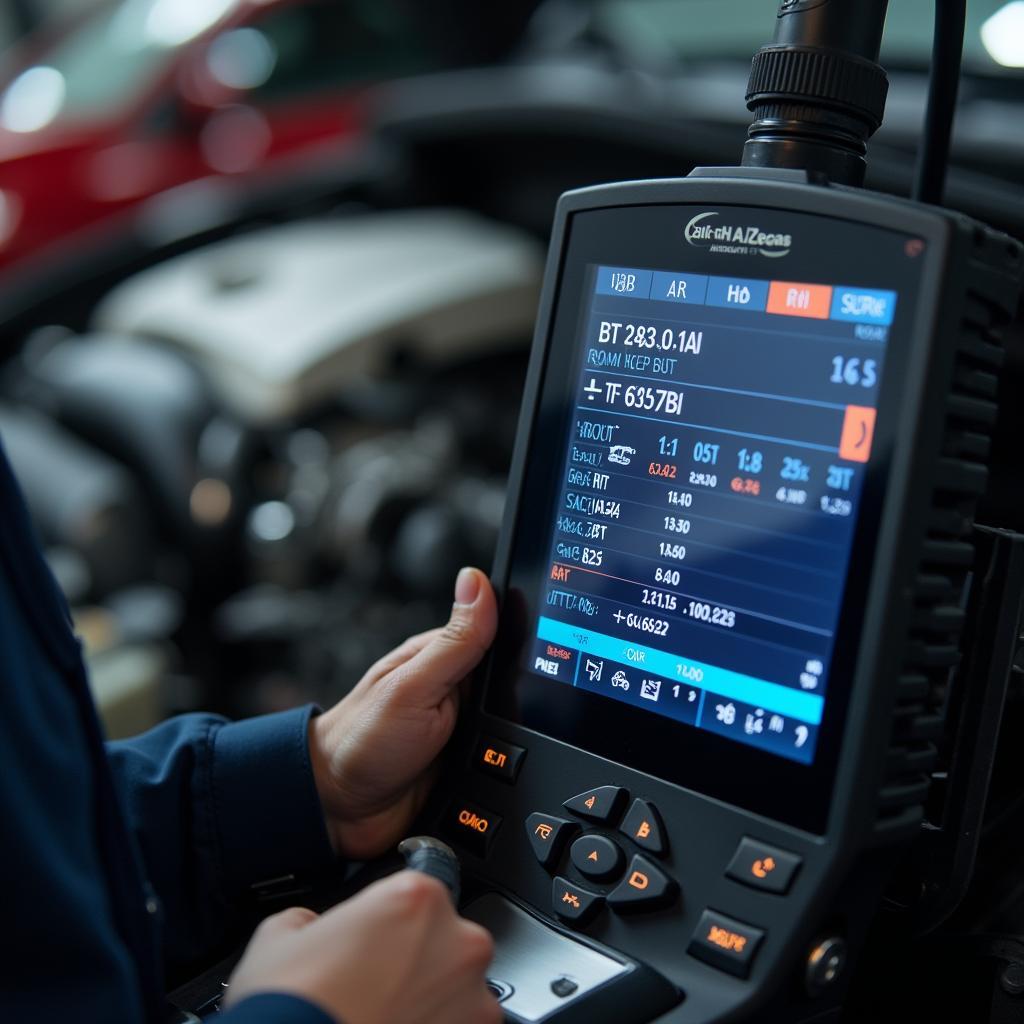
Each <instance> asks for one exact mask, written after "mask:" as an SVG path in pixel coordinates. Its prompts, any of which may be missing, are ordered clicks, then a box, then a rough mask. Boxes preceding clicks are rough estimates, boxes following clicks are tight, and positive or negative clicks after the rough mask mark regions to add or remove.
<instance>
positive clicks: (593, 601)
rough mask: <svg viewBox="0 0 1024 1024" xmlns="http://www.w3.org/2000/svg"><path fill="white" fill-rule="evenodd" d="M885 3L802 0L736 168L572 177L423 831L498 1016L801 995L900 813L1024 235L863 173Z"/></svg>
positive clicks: (879, 87)
mask: <svg viewBox="0 0 1024 1024" xmlns="http://www.w3.org/2000/svg"><path fill="white" fill-rule="evenodd" d="M884 9H885V4H884V3H877V2H876V3H863V2H862V0H850V2H841V0H832V2H825V0H785V2H784V3H783V4H782V6H781V8H780V10H779V12H778V28H777V32H776V41H775V43H773V44H772V45H769V46H767V47H765V48H763V49H762V50H761V51H760V53H759V54H758V55H757V57H756V58H755V60H754V64H753V69H752V74H751V80H750V86H749V94H748V102H749V104H750V106H751V108H752V109H753V110H754V112H755V114H756V116H757V120H756V121H755V123H754V125H753V126H752V128H751V131H750V137H749V141H748V142H747V146H746V150H745V154H744V156H745V159H744V165H745V166H743V167H742V168H738V169H700V170H697V171H694V172H693V174H691V175H690V176H689V177H688V178H686V179H682V180H669V181H639V182H626V183H622V184H614V185H607V186H600V187H595V188H587V189H582V190H580V191H576V192H571V193H568V194H567V195H564V196H563V197H562V199H561V201H560V202H559V204H558V209H557V211H556V215H555V224H554V232H553V237H552V241H551V248H550V255H549V260H548V266H547V276H546V281H545V287H544V292H543V296H542V300H541V307H540V314H539V318H538V323H537V330H536V335H535V338H534V347H533V353H532V361H531V365H530V371H529V377H528V383H527V389H526V396H525V400H524V404H523V412H522V419H521V426H520V433H519V438H518V445H517V450H516V456H515V461H514V465H513V471H512V477H511V483H510V490H509V498H508V505H507V511H506V518H505V526H504V531H503V536H502V541H501V544H500V550H499V553H498V556H497V562H496V566H495V571H494V578H495V583H496V585H497V587H498V588H499V593H500V594H501V596H502V601H503V607H502V615H501V623H500V627H499V637H498V641H497V643H496V645H495V648H494V650H493V652H492V655H491V657H490V659H489V662H488V665H487V668H486V671H485V672H484V674H483V679H482V680H481V687H480V690H481V691H482V696H481V702H480V706H479V707H478V708H477V709H476V710H475V711H474V713H473V714H472V715H471V716H470V720H469V721H467V722H466V723H465V730H464V732H463V733H462V734H461V737H460V740H459V742H457V743H456V744H455V746H454V748H453V751H452V758H451V762H450V772H449V774H448V776H447V777H446V780H445V782H444V783H443V784H442V787H441V788H442V790H443V792H444V793H445V794H446V802H445V803H444V805H443V806H441V807H439V808H437V816H436V817H435V818H434V820H433V822H432V825H433V827H434V828H435V829H436V830H438V831H439V832H440V833H441V834H442V835H443V836H445V837H446V838H447V839H448V840H449V841H451V842H452V843H453V844H454V845H455V846H456V847H457V848H458V849H459V850H460V852H461V853H462V855H463V868H464V872H465V877H464V880H463V892H464V898H463V904H462V906H463V913H464V914H466V916H468V917H470V918H473V919H475V920H478V921H480V922H481V923H483V924H485V925H486V926H487V927H489V928H490V929H491V930H492V931H493V932H494V934H495V937H496V939H497V950H498V952H497V955H496V959H495V962H494V964H493V965H492V969H491V975H492V978H493V983H494V986H495V991H496V993H498V994H499V995H500V997H501V999H502V1004H503V1006H504V1008H505V1011H506V1014H507V1017H508V1019H509V1020H512V1021H541V1020H544V1021H547V1020H558V1021H567V1022H568V1021H577V1020H579V1021H615V1022H619V1024H623V1022H634V1021H635V1022H641V1021H650V1020H658V1021H664V1022H669V1021H673V1022H675V1021H678V1022H680V1024H682V1022H684V1021H685V1022H706V1021H719V1020H758V1021H771V1022H776V1021H783V1020H791V1019H792V1020H803V1019H809V1018H810V1017H812V1016H816V1015H817V1014H819V1013H821V1012H822V1011H824V1010H827V1009H828V1007H829V1006H830V1005H833V1006H834V1005H836V1004H837V1003H838V1002H839V1001H840V1000H841V998H842V992H843V988H844V983H845V980H846V978H847V977H848V974H849V970H848V966H849V965H848V963H847V961H848V959H849V958H850V957H852V956H853V955H855V954H856V952H857V950H858V949H859V947H860V945H861V944H862V943H863V940H864V934H865V931H866V929H867V927H868V925H869V923H870V921H871V919H872V917H873V916H874V914H875V911H876V909H877V906H878V903H879V900H880V897H881V894H882V891H883V886H884V885H885V883H886V880H887V877H888V875H889V873H890V872H891V871H892V868H893V865H894V862H895V858H896V854H897V852H898V851H899V849H900V848H901V845H903V844H905V843H906V842H907V841H908V840H909V839H911V838H912V837H913V836H914V834H915V833H916V831H917V830H918V828H919V825H920V822H921V819H922V805H923V801H924V799H925V796H926V793H927V789H928V785H929V771H930V769H931V768H932V766H933V764H934V758H935V747H934V745H933V743H932V741H933V740H935V739H937V738H938V736H939V733H940V732H941V730H942V727H943V700H944V696H943V695H944V692H945V689H946V686H947V683H948V680H949V678H950V672H951V667H952V666H953V665H954V664H955V662H956V660H957V657H958V650H959V644H960V630H961V623H962V621H963V618H964V615H963V606H964V602H965V600H966V589H967V584H968V580H969V576H970V574H971V571H972V567H973V566H974V545H973V542H972V539H971V524H972V518H973V514H974V509H975V506H976V502H977V499H978V497H979V495H980V494H981V493H982V492H983V490H984V488H985V483H986V453H987V447H988V434H989V431H990V428H991V424H992V419H993V413H994V409H995V406H994V397H995V388H996V381H997V373H998V369H999V366H1000V358H1001V351H1000V342H999V334H998V330H999V327H1000V325H1001V324H1003V323H1004V322H1006V321H1007V320H1008V319H1009V318H1010V316H1011V314H1012V312H1013V310H1014V308H1015V303H1016V297H1017V289H1018V284H1019V278H1020V275H1021V266H1022V262H1021V247H1020V246H1019V245H1018V244H1017V243H1016V242H1014V241H1012V240H1011V239H1010V238H1008V237H1006V236H1005V235H1002V234H999V233H997V232H995V231H993V230H990V229H989V228H987V227H985V226H984V225H981V224H979V223H976V222H974V221H972V220H969V219H968V218H966V217H964V216H961V215H959V214H955V213H952V212H950V211H947V210H943V209H940V208H938V207H937V206H926V205H923V204H922V203H919V202H911V201H907V200H901V199H896V198H892V197H889V196H883V195H878V194H874V193H869V192H866V191H864V190H862V189H860V188H858V187H855V186H857V185H859V183H860V180H861V177H862V175H863V167H864V140H865V139H866V137H867V136H868V135H869V134H870V133H871V131H873V130H874V129H875V128H877V126H878V124H879V123H880V120H881V114H882V109H883V106H884V99H885V91H886V78H885V75H884V73H883V72H882V70H881V69H880V68H879V67H878V65H877V63H875V60H876V58H877V55H878V48H879V42H880V34H881V26H882V21H883V17H884ZM961 16H962V11H961ZM953 20H954V21H955V15H954V19H953ZM962 30H963V29H962V22H961V24H960V33H961V38H962ZM940 36H941V32H940ZM958 56H959V54H958V52H957V57H958ZM947 63H948V62H947ZM936 66H939V65H936ZM957 66H958V60H956V61H955V63H954V67H957ZM943 88H946V89H947V92H948V83H946V85H945V86H944V85H943V83H942V82H939V83H938V84H937V85H935V84H933V93H934V92H936V91H937V95H933V100H932V110H931V112H930V119H931V120H932V121H935V120H936V119H937V120H938V121H939V122H941V121H942V116H943V115H942V111H941V106H942V103H943V97H942V90H943ZM946 102H948V103H949V104H950V109H951V103H952V100H951V98H949V97H948V95H947V97H946ZM937 108H938V109H937ZM949 115H950V111H949V110H947V111H946V114H945V120H946V131H947V136H946V139H945V140H944V141H943V140H942V139H941V137H940V138H938V139H936V136H941V125H940V127H939V128H936V127H935V126H934V125H933V124H930V126H929V128H930V141H929V146H931V150H930V151H929V152H926V154H925V156H924V159H923V161H922V170H921V179H922V182H921V187H920V190H919V191H920V192H922V193H924V194H925V195H927V194H928V192H929V190H931V192H932V193H933V198H938V197H937V196H935V195H934V191H935V187H936V186H935V176H936V171H935V166H934V162H935V161H936V160H938V161H939V162H940V163H941V164H944V163H945V157H946V153H945V151H944V147H945V146H948V121H949ZM936 147H938V149H939V150H942V151H941V152H939V154H938V155H936V152H935V150H936ZM926 148H927V147H926ZM938 182H939V184H938V188H939V190H941V174H939V175H938Z"/></svg>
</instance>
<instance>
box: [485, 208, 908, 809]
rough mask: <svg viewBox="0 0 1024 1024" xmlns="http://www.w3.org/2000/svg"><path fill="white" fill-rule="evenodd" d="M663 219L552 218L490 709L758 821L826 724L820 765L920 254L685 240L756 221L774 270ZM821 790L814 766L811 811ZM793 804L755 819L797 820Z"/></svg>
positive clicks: (793, 217)
mask: <svg viewBox="0 0 1024 1024" xmlns="http://www.w3.org/2000/svg"><path fill="white" fill-rule="evenodd" d="M671 213H672V215H671V216H666V212H665V208H661V209H658V208H650V207H648V208H643V209H640V210H632V211H628V215H629V216H628V219H627V211H621V210H618V211H615V210H608V211H596V212H593V213H587V214H584V215H582V216H580V217H578V218H577V221H578V223H577V225H575V237H574V239H573V240H572V244H571V245H570V247H569V254H570V260H569V261H567V263H566V266H565V269H564V271H563V282H564V287H563V290H562V293H561V296H560V300H559V302H560V305H559V309H558V311H557V314H556V323H555V334H554V337H553V340H552V349H551V352H550V356H549V363H548V367H547V374H546V379H545V383H544V399H545V400H544V401H543V402H542V406H541V409H540V413H539V418H538V422H537V424H536V426H535V430H534V441H533V446H534V448H535V449H538V454H537V455H536V456H535V457H534V459H533V461H532V463H531V465H530V467H529V468H530V472H528V474H527V480H526V490H525V492H524V498H523V512H522V513H521V516H520V523H519V529H518V531H517V543H516V548H515V553H514V557H513V564H512V571H511V579H510V583H511V585H512V588H513V590H514V592H515V595H516V596H517V597H518V599H519V606H518V622H517V635H516V640H515V645H514V646H515V650H514V663H515V669H514V677H515V681H514V683H513V685H512V686H511V688H509V687H508V684H507V682H506V684H505V689H504V696H502V692H503V691H502V690H501V688H500V687H499V688H498V690H497V691H496V693H495V694H494V695H493V697H492V699H491V700H490V704H491V708H492V710H495V711H497V712H499V713H501V714H505V715H507V716H509V717H514V718H518V719H519V720H520V721H522V722H524V723H525V724H527V725H531V726H534V727H537V728H540V729H542V730H543V731H545V732H547V733H549V734H552V735H555V736H556V737H559V738H564V739H566V740H569V741H570V742H574V743H577V744H579V745H581V746H583V747H585V748H587V749H591V750H593V751H595V752H597V753H602V754H606V755H608V756H611V757H614V758H617V759H620V760H623V761H624V762H626V763H629V764H631V765H632V766H635V767H640V768H644V769H647V770H651V771H654V772H656V773H657V774H659V775H660V776H662V777H665V778H668V779H670V780H673V781H679V782H683V783H687V784H692V783H693V780H694V773H695V772H701V771H702V768H701V766H703V767H704V769H705V770H704V772H703V774H702V775H701V777H700V785H699V788H702V789H705V790H708V791H711V792H716V793H720V794H721V795H724V796H727V797H728V798H730V799H735V800H737V802H741V803H745V804H746V805H747V806H750V807H753V808H756V809H761V810H766V811H772V812H773V813H778V812H779V808H780V807H783V806H784V800H783V798H782V794H781V793H780V792H779V791H777V787H778V786H780V785H783V784H790V783H798V782H804V783H806V782H807V779H804V778H803V777H802V776H801V775H799V774H794V772H796V773H799V772H801V771H802V772H805V773H806V772H808V771H814V772H818V770H819V769H820V768H821V767H822V766H821V764H820V762H821V750H822V739H823V735H824V734H825V733H826V732H827V731H828V730H827V726H828V723H829V720H830V719H831V736H832V742H831V743H830V744H829V746H830V750H829V752H828V753H829V757H828V758H827V759H826V760H828V761H829V762H830V765H831V764H832V763H834V758H835V755H836V747H837V744H836V742H835V740H836V734H837V733H838V732H839V731H840V727H841V721H842V714H843V712H844V710H845V704H846V701H847V699H848V696H849V694H848V685H849V677H850V673H851V671H852V664H851V662H852V660H853V658H852V652H853V651H854V650H855V646H856V643H857V641H858V639H859V634H858V630H859V624H860V621H861V617H862V614H863V608H862V607H860V606H859V603H858V600H859V599H858V596H857V595H858V592H859V593H860V594H861V595H862V594H863V592H864V591H865V589H866V566H865V565H864V564H858V543H859V544H860V548H861V552H860V553H861V561H862V562H863V556H864V555H865V554H866V553H867V554H869V553H870V548H871V540H872V538H871V532H872V530H874V529H875V527H876V526H877V516H878V513H879V506H880V502H881V496H882V493H883V492H884V487H885V474H886V472H887V463H888V458H889V454H890V451H891V443H892V438H891V437H889V436H887V435H886V432H885V429H884V428H885V422H884V421H885V417H884V409H883V406H884V405H885V402H884V400H883V396H884V394H885V385H886V382H887V380H888V378H889V376H890V374H892V373H893V372H896V373H897V374H898V373H899V367H898V364H899V363H900V362H901V358H896V359H895V360H894V359H893V358H892V356H893V346H894V342H895V341H896V340H897V339H898V336H899V332H900V331H901V330H902V331H906V329H907V326H908V323H909V319H910V313H911V307H912V303H913V300H914V299H915V298H916V295H915V294H914V292H916V288H917V284H918V282H917V274H918V273H919V264H920V260H919V259H918V257H919V255H920V252H919V250H918V249H917V247H916V246H915V245H908V244H907V242H908V240H907V239H906V238H903V237H901V236H899V235H897V234H896V233H894V232H888V231H882V230H880V229H875V228H866V227H863V226H861V225H852V224H850V225H847V224H844V223H843V222H830V221H829V220H828V219H827V218H821V217H812V216H809V215H804V216H801V215H797V214H788V215H784V214H781V213H775V212H771V211H756V212H754V213H752V214H751V215H749V216H746V217H743V216H738V215H736V213H735V212H734V211H729V212H728V213H724V212H723V213H719V212H717V211H715V212H712V213H709V214H708V215H707V217H706V220H707V221H708V222H710V225H711V226H712V227H714V226H715V225H716V223H722V222H725V221H726V218H727V217H728V222H729V223H731V222H741V223H748V222H749V223H758V222H759V223H761V224H762V225H766V226H767V229H771V228H772V223H773V221H772V218H773V217H774V218H775V219H776V220H778V221H780V226H779V230H778V231H772V235H774V236H775V237H778V238H787V239H798V240H799V242H798V243H797V242H794V244H793V245H792V253H791V254H787V253H783V254H782V255H783V256H787V255H788V256H789V258H788V259H783V258H773V255H769V254H770V253H773V250H772V248H771V243H770V242H769V243H767V248H766V249H765V250H758V249H756V248H751V247H749V246H743V245H740V246H738V247H730V246H728V245H720V246H716V245H715V244H714V234H713V232H709V233H708V235H709V239H710V241H709V243H708V244H706V245H704V246H699V245H693V244H691V245H680V240H681V239H682V238H683V237H685V238H686V239H687V240H689V239H690V237H691V235H694V234H696V236H697V237H698V238H700V234H699V232H693V231H692V229H689V230H690V234H687V230H688V229H687V227H686V226H687V225H688V224H690V223H692V218H693V213H694V211H693V210H692V209H686V208H681V209H676V210H672V211H671ZM783 217H785V222H784V223H785V228H783V226H782V223H781V222H782V221H783ZM616 223H619V224H620V225H622V227H625V225H626V224H627V223H628V224H631V225H632V226H633V228H634V230H636V228H637V227H640V228H642V229H643V230H641V231H639V234H638V235H637V237H634V238H633V239H632V241H622V239H624V238H627V237H628V231H619V232H618V233H617V232H616V230H615V225H616ZM793 227H796V228H798V229H799V231H798V232H796V231H793V230H792V228H793ZM616 234H618V239H619V244H618V246H617V245H616ZM844 234H845V236H846V242H845V244H842V243H841V239H842V237H843V235H844ZM798 244H799V245H800V246H801V248H802V258H801V257H800V255H798V254H797V245H798ZM858 247H859V255H858ZM730 250H732V251H730ZM776 251H777V250H776ZM620 252H621V253H623V255H624V256H632V257H633V258H631V259H629V258H622V259H618V258H616V257H617V256H618V255H619V253H620ZM669 253H671V254H672V256H673V258H672V259H671V260H668V259H665V258H664V257H665V256H666V255H668V254H669ZM719 253H721V255H719ZM644 255H647V256H648V258H646V259H644V258H643V256H644ZM659 256H660V257H662V258H661V259H658V257H659ZM572 257H575V258H572ZM637 257H640V258H637ZM651 257H653V258H651ZM570 302H571V303H572V306H571V307H570V306H569V305H568V304H569V303H570ZM897 383H898V381H897ZM895 390H896V391H898V389H895ZM894 400H895V401H898V396H897V395H896V394H895V393H894V392H893V393H891V394H890V397H889V401H890V403H891V402H892V401H894ZM865 506H867V507H868V514H867V515H866V516H865V515H864V511H865ZM854 583H855V585H853V584H854ZM506 617H508V616H506ZM506 633H508V629H507V628H506ZM510 667H511V666H509V668H510ZM510 674H511V673H509V671H508V669H506V672H505V676H506V679H507V678H508V677H509V675H510ZM497 675H498V676H499V677H500V676H501V673H500V672H499V673H497ZM531 680H532V681H531ZM510 690H511V695H512V696H513V697H514V701H510V700H509V696H510ZM743 750H749V751H750V754H746V753H742V752H741V751H743ZM722 759H725V760H722ZM716 761H721V762H722V763H728V764H731V765H733V766H734V768H735V777H731V778H729V779H720V778H718V777H717V776H716V775H715V774H714V773H712V774H711V775H710V776H709V775H708V773H707V772H706V768H707V766H708V765H711V764H714V763H716ZM787 764H789V765H791V766H792V767H791V768H785V767H783V766H784V765H787ZM769 765H776V766H779V767H778V768H776V769H770V768H769V767H768V766H769ZM744 772H746V773H748V781H747V784H746V786H744V784H743V782H742V774H743V773H744ZM787 773H788V774H787ZM809 778H810V777H808V779H809ZM769 781H770V782H771V784H772V786H773V787H774V788H773V791H772V792H771V793H767V792H762V791H761V790H762V786H763V787H764V788H765V789H767V788H768V785H769ZM830 784H831V777H830V767H829V766H826V768H825V770H824V771H822V772H821V773H820V777H818V778H817V780H816V782H815V786H816V795H815V799H814V801H813V803H814V805H815V806H817V807H818V808H819V809H820V808H821V807H824V806H825V804H824V802H823V800H822V799H820V795H821V793H823V792H827V787H828V786H829V785H830ZM807 796H808V800H807V803H806V805H805V806H802V807H796V808H793V809H792V810H791V812H790V809H789V808H785V810H786V813H784V814H780V815H779V816H782V817H787V818H789V819H790V820H792V821H794V822H798V823H800V824H805V825H811V823H812V819H814V817H815V815H814V814H812V813H811V807H812V801H811V799H810V797H811V793H810V792H809V791H808V793H807ZM818 824H820V816H819V821H818Z"/></svg>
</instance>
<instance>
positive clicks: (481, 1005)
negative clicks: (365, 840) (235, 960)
mask: <svg viewBox="0 0 1024 1024" xmlns="http://www.w3.org/2000/svg"><path fill="white" fill-rule="evenodd" d="M493 953H494V943H493V940H492V939H491V937H490V935H488V933H487V932H486V931H485V930H484V929H483V928H481V927H480V926H479V925H477V924H473V923H472V922H471V921H466V920H464V919H463V918H461V917H458V916H457V915H456V913H455V910H454V909H453V907H452V903H451V899H450V897H449V895H448V890H447V889H445V887H444V886H443V885H442V884H441V883H440V882H438V881H437V880H436V879H434V878H430V877H428V876H427V875H423V874H420V873H419V872H415V871H401V872H399V873H398V874H397V875H392V876H391V877H389V878H386V879H384V880H383V881H381V882H376V883H374V884H373V885H371V886H368V887H367V888H366V889H364V890H363V891H362V892H361V893H359V894H358V895H357V896H353V897H352V899H350V900H348V901H346V902H345V903H341V904H339V905H338V906H336V907H334V908H333V909H331V910H329V911H327V913H325V914H324V915H323V916H322V917H318V916H317V915H316V914H314V913H313V911H312V910H305V909H302V908H300V907H292V908H291V909H290V910H285V911H284V912H283V913H280V914H275V915H274V916H273V917H268V918H267V919H266V920H265V921H264V922H263V923H262V924H261V925H260V926H259V928H257V929H256V934H255V935H253V937H252V941H251V942H250V943H249V947H248V949H246V951H245V955H244V956H243V957H242V960H241V962H240V963H239V965H238V967H237V968H235V973H234V974H233V975H232V976H231V980H230V983H229V984H228V991H227V996H226V999H225V1005H226V1006H232V1005H234V1004H235V1003H238V1002H239V1001H240V1000H242V999H244V998H245V997H246V996H251V995H256V994H257V993H260V992H287V993H291V994H293V995H297V996H301V997H303V998H304V999H307V1000H308V1001H309V1002H311V1003H315V1004H316V1005H317V1006H319V1007H320V1008H321V1009H323V1010H324V1011H326V1012H327V1013H328V1014H329V1015H330V1016H332V1017H333V1018H334V1019H335V1020H337V1021H339V1022H341V1021H344V1024H499V1022H500V1021H501V1019H502V1012H501V1009H500V1007H499V1006H498V1001H497V1000H496V999H495V998H494V996H493V995H491V993H490V992H489V991H488V990H487V988H486V987H485V985H484V972H485V971H486V970H487V965H488V964H489V963H490V962H491V957H492V956H493Z"/></svg>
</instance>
